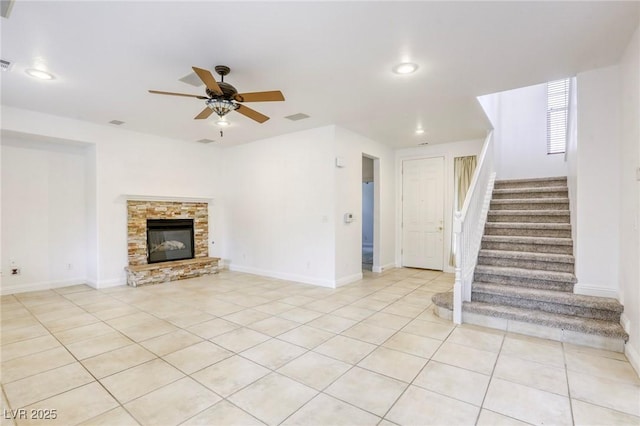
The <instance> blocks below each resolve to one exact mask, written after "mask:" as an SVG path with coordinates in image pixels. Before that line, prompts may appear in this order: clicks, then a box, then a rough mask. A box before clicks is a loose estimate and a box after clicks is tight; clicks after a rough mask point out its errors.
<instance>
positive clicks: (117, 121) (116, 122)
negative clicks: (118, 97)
mask: <svg viewBox="0 0 640 426" xmlns="http://www.w3.org/2000/svg"><path fill="white" fill-rule="evenodd" d="M109 124H113V125H115V126H121V125H123V124H124V121H120V120H111V121H110V122H109Z"/></svg>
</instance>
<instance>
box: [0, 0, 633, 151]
mask: <svg viewBox="0 0 640 426" xmlns="http://www.w3.org/2000/svg"><path fill="white" fill-rule="evenodd" d="M639 10H640V3H639V2H637V1H632V2H611V1H604V2H538V1H535V2H479V1H474V2H398V1H390V2H368V1H352V2H307V1H300V2H244V1H232V2H214V1H199V2H186V1H180V2H178V1H154V2H151V1H143V2H122V1H113V0H112V1H105V2H96V1H82V2H80V1H78V2H74V1H44V2H35V1H28V0H16V2H15V4H14V6H13V10H12V12H11V15H10V16H9V18H8V19H5V18H2V20H1V22H0V25H1V26H2V28H1V31H2V33H1V35H2V51H1V55H2V59H5V60H10V61H12V62H13V66H12V68H11V70H10V71H8V72H2V73H1V74H0V78H1V80H2V104H3V105H8V106H13V107H18V108H25V109H31V110H35V111H40V112H44V113H49V114H54V115H59V116H64V117H71V118H75V119H80V120H86V121H90V122H94V123H99V124H104V125H109V124H107V123H108V122H109V121H111V120H114V119H116V120H122V121H124V122H125V123H126V124H124V125H123V126H122V127H123V128H126V129H129V130H133V131H138V132H143V133H150V134H155V135H161V136H166V137H170V138H176V139H182V140H185V141H188V142H191V143H193V142H194V141H196V140H199V139H203V138H208V139H216V140H217V141H218V142H220V144H221V145H222V146H230V145H234V144H237V143H244V142H248V141H253V140H257V139H263V138H266V137H271V136H276V135H279V134H283V133H289V132H292V131H297V130H303V129H307V128H312V127H317V126H322V125H327V124H338V125H341V126H343V127H345V128H348V129H351V130H353V131H355V132H358V133H360V134H362V135H365V136H367V137H369V138H371V139H374V140H377V141H379V142H382V143H386V144H388V145H390V146H393V147H405V146H413V145H417V144H418V143H420V142H424V141H428V142H429V143H442V142H449V141H455V140H464V139H473V138H480V137H483V136H484V134H485V131H486V129H487V127H488V124H487V122H486V119H485V117H484V114H483V113H482V111H481V108H480V107H479V105H478V103H477V101H476V100H475V98H476V96H479V95H485V94H488V93H494V92H498V91H503V90H508V89H513V88H517V87H523V86H527V85H531V84H537V83H542V82H546V81H549V80H553V79H557V78H563V77H567V76H570V75H574V74H576V73H577V72H580V71H584V70H588V69H592V68H597V67H601V66H606V65H610V64H614V63H617V62H618V60H619V58H620V56H621V54H622V51H623V49H624V47H625V46H626V44H627V42H628V40H629V38H630V37H631V35H632V33H633V31H634V29H635V28H636V27H637V25H638V17H639ZM407 60H409V61H411V62H416V63H417V64H419V66H420V68H419V70H418V72H417V73H415V74H413V75H409V76H399V75H395V74H393V73H392V72H391V68H392V67H393V66H394V65H395V64H397V63H399V62H402V61H407ZM217 64H225V65H228V66H230V67H231V74H230V75H229V76H228V77H226V81H227V82H229V83H231V84H233V85H234V86H235V87H236V88H237V89H238V90H239V91H240V92H253V91H263V90H278V89H279V90H281V91H282V92H283V93H284V95H285V97H286V101H285V102H276V103H251V104H248V106H250V107H252V108H254V109H256V110H258V111H260V112H262V113H264V114H266V115H268V116H270V117H271V120H269V121H267V122H266V123H264V124H258V123H256V122H253V121H251V120H249V119H247V118H246V117H244V116H242V115H240V114H237V113H235V112H234V113H231V114H230V115H229V116H228V118H229V121H231V123H232V125H231V126H230V127H228V128H227V129H225V131H224V132H225V134H224V138H222V139H220V137H219V135H218V128H217V127H216V126H215V125H214V122H215V119H214V116H212V117H211V118H210V119H208V120H197V121H196V120H193V117H194V116H195V115H197V114H198V113H199V112H200V111H201V110H202V109H203V108H204V101H202V100H198V99H195V98H183V97H172V96H160V95H152V94H149V93H147V90H148V89H155V90H163V91H174V92H183V93H192V94H203V92H204V89H203V87H193V86H190V85H188V84H185V83H183V82H180V81H178V80H179V79H180V78H182V77H184V76H186V75H187V74H189V73H190V71H191V66H198V67H202V68H208V69H213V66H215V65H217ZM31 67H40V68H43V69H46V70H49V71H50V72H52V73H53V74H55V76H56V79H55V80H53V81H38V80H35V79H33V78H31V77H29V76H27V75H26V74H25V72H24V70H25V69H27V68H31ZM299 112H302V113H306V114H308V115H310V116H311V118H308V119H306V120H301V121H297V122H292V121H289V120H286V119H284V118H283V117H284V116H287V115H291V114H295V113H299ZM416 126H422V127H423V128H424V129H425V130H426V133H425V134H424V135H422V136H416V135H415V134H414V130H415V128H416Z"/></svg>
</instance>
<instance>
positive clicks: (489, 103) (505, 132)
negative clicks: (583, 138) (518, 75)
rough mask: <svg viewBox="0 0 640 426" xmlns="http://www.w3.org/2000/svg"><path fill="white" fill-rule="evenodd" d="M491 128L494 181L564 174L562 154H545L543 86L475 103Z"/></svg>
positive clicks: (498, 94) (511, 92) (500, 94)
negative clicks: (480, 108)
mask: <svg viewBox="0 0 640 426" xmlns="http://www.w3.org/2000/svg"><path fill="white" fill-rule="evenodd" d="M479 101H480V103H481V105H482V106H483V109H484V110H485V113H486V114H487V117H488V118H489V120H490V121H491V123H492V124H493V127H494V132H493V138H494V153H495V161H496V174H497V177H496V178H497V179H527V178H538V177H549V176H565V175H566V174H567V171H566V165H565V162H564V156H563V155H562V154H552V155H548V154H547V86H546V84H538V85H535V86H529V87H523V88H520V89H514V90H509V91H506V92H500V93H495V94H492V95H487V96H483V97H481V98H480V99H479Z"/></svg>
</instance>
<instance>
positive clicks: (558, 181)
mask: <svg viewBox="0 0 640 426" xmlns="http://www.w3.org/2000/svg"><path fill="white" fill-rule="evenodd" d="M566 185H567V177H566V176H560V177H551V178H536V179H509V180H497V181H496V182H495V185H494V188H495V189H505V188H547V187H550V186H566Z"/></svg>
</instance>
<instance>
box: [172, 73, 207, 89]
mask: <svg viewBox="0 0 640 426" xmlns="http://www.w3.org/2000/svg"><path fill="white" fill-rule="evenodd" d="M178 81H181V82H183V83H187V84H188V85H190V86H194V87H200V86H202V85H203V84H204V83H203V82H202V80H200V77H198V75H197V74H196V73H194V72H192V73H189V74H187V75H185V76H184V77H182V78H180V79H178Z"/></svg>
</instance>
